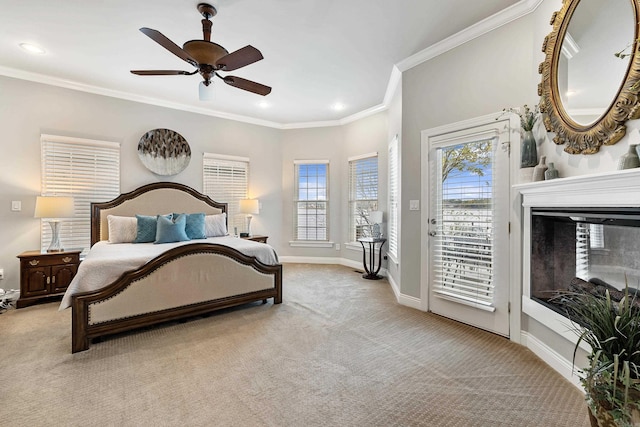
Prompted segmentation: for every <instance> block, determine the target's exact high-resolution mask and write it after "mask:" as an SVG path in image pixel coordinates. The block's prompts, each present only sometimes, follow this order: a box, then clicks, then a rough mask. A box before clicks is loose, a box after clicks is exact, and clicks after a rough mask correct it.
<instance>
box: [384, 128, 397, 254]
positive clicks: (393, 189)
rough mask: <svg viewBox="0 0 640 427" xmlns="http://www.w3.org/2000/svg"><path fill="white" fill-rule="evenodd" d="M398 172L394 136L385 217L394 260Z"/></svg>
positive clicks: (391, 145) (390, 147)
mask: <svg viewBox="0 0 640 427" xmlns="http://www.w3.org/2000/svg"><path fill="white" fill-rule="evenodd" d="M399 171H400V164H399V159H398V135H396V136H395V138H393V139H392V140H391V143H390V144H389V213H388V215H387V238H388V240H389V242H388V245H389V246H388V248H389V251H388V253H389V255H390V256H391V257H393V258H396V259H397V258H398V206H399V203H398V202H399V196H400V192H399V185H400V181H399V178H400V175H399Z"/></svg>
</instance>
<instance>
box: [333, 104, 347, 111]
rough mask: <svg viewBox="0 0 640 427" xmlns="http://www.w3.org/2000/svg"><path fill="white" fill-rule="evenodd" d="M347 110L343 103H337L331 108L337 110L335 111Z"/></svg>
mask: <svg viewBox="0 0 640 427" xmlns="http://www.w3.org/2000/svg"><path fill="white" fill-rule="evenodd" d="M345 108H347V107H346V105H344V104H343V103H342V102H336V103H335V104H333V105H332V106H331V109H332V110H335V111H342V110H344V109H345Z"/></svg>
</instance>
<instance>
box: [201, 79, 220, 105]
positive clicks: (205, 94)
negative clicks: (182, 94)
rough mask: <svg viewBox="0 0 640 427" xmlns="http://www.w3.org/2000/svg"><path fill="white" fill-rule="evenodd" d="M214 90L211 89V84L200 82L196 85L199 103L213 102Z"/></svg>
mask: <svg viewBox="0 0 640 427" xmlns="http://www.w3.org/2000/svg"><path fill="white" fill-rule="evenodd" d="M215 94H216V93H215V88H214V87H213V82H212V81H211V82H209V84H208V85H207V82H204V81H202V82H200V84H199V85H198V99H199V100H200V101H213V100H214V99H215Z"/></svg>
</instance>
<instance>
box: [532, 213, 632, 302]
mask: <svg viewBox="0 0 640 427" xmlns="http://www.w3.org/2000/svg"><path fill="white" fill-rule="evenodd" d="M530 245H531V248H530V254H531V274H530V291H531V294H530V297H531V299H533V300H534V301H536V302H538V303H540V304H543V305H545V306H547V307H549V308H550V309H552V310H554V311H557V312H559V313H560V314H563V312H562V310H559V307H558V306H557V304H556V300H554V298H553V297H555V296H557V294H558V292H562V291H573V292H591V293H594V294H603V293H604V290H605V289H608V290H609V291H610V293H611V294H612V296H613V299H614V300H616V299H618V300H619V299H620V295H621V292H620V291H622V290H624V288H625V284H628V286H629V289H630V290H632V291H633V290H635V289H637V288H638V284H639V283H640V208H543V207H540V208H532V209H531V240H530ZM577 279H581V280H577Z"/></svg>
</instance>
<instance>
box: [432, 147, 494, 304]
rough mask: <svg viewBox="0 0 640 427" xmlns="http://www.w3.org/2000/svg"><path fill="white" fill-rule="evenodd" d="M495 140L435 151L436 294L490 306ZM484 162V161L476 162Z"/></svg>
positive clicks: (492, 290) (492, 285) (434, 246)
mask: <svg viewBox="0 0 640 427" xmlns="http://www.w3.org/2000/svg"><path fill="white" fill-rule="evenodd" d="M494 142H495V141H494V139H484V140H479V141H475V142H467V143H465V144H460V145H453V146H448V147H444V148H440V149H438V150H437V153H438V168H437V170H436V171H433V175H434V177H433V179H435V180H436V182H437V183H438V185H437V188H438V191H437V192H436V194H435V204H436V211H435V212H436V216H435V224H434V225H435V227H434V231H435V233H434V236H433V237H434V239H435V240H434V244H433V250H434V253H433V257H434V261H435V262H434V263H433V265H434V271H433V274H434V287H433V291H434V293H435V294H437V295H440V296H442V297H444V298H451V299H454V300H457V301H459V302H463V303H466V304H469V305H473V306H475V307H477V308H485V309H487V310H493V297H494V284H493V263H494V260H493V254H494V251H493V249H494V247H493V241H494V239H493V234H494V208H493V206H494V197H493V176H494V173H493V168H492V166H493V164H494V161H493V154H494ZM481 163H483V164H484V165H483V164H481Z"/></svg>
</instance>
